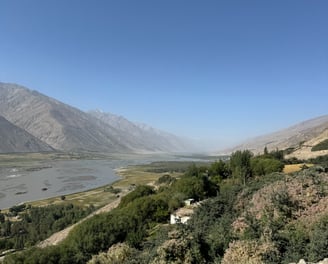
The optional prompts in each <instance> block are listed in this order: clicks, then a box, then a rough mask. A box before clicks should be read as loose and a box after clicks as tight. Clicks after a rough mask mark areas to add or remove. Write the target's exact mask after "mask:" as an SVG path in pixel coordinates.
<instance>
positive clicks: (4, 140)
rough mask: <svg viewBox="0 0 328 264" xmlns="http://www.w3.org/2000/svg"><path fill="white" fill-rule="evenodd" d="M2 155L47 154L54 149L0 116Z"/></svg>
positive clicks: (0, 150)
mask: <svg viewBox="0 0 328 264" xmlns="http://www.w3.org/2000/svg"><path fill="white" fill-rule="evenodd" d="M0 138H1V140H0V153H11V152H45V151H53V148H52V147H50V146H49V145H47V144H45V143H44V142H42V141H41V140H39V139H37V138H36V137H34V136H32V135H31V134H29V133H27V132H26V131H25V130H23V129H21V128H19V127H17V126H15V125H13V124H12V123H10V122H9V121H8V120H6V119H5V118H4V117H2V116H0Z"/></svg>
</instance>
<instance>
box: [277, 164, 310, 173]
mask: <svg viewBox="0 0 328 264" xmlns="http://www.w3.org/2000/svg"><path fill="white" fill-rule="evenodd" d="M304 165H305V166H307V167H312V166H313V164H310V163H306V164H305V163H299V164H288V165H285V167H284V170H283V172H284V173H293V172H298V171H300V170H302V167H303V166H304Z"/></svg>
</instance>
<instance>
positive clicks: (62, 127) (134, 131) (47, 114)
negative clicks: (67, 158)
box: [0, 83, 188, 153]
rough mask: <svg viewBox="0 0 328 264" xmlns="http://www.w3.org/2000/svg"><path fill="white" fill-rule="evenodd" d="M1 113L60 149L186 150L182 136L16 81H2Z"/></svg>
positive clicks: (0, 95) (106, 150) (110, 150)
mask: <svg viewBox="0 0 328 264" xmlns="http://www.w3.org/2000/svg"><path fill="white" fill-rule="evenodd" d="M0 115H2V116H4V117H5V118H6V119H7V120H8V121H10V122H11V123H13V124H15V125H16V126H18V127H20V128H22V129H24V130H26V131H27V132H28V133H30V134H31V135H33V136H35V137H37V138H38V139H40V140H41V141H43V142H46V143H47V144H48V145H50V146H52V147H53V148H55V149H58V150H64V151H69V150H88V151H103V152H125V153H126V152H154V151H162V152H175V151H186V148H187V145H188V143H187V142H186V141H184V140H183V139H181V138H178V137H176V136H174V135H171V134H169V133H166V132H162V131H159V130H156V129H153V128H151V129H150V128H149V127H146V128H142V127H140V126H138V125H136V124H134V123H132V122H130V121H128V120H127V119H125V118H124V117H119V116H115V115H112V114H103V113H100V112H96V111H95V112H91V113H85V112H83V111H80V110H79V109H77V108H74V107H71V106H69V105H67V104H64V103H61V102H59V101H57V100H55V99H53V98H50V97H48V96H45V95H43V94H40V93H39V92H37V91H31V90H29V89H27V88H25V87H22V86H19V85H16V84H7V83H0Z"/></svg>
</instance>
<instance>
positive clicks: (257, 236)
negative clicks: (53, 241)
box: [4, 150, 328, 264]
mask: <svg viewBox="0 0 328 264" xmlns="http://www.w3.org/2000/svg"><path fill="white" fill-rule="evenodd" d="M283 163H284V160H283V157H282V156H281V152H280V151H274V152H271V153H268V152H267V151H265V152H264V154H263V155H261V156H256V157H254V156H253V154H252V153H251V152H249V151H247V150H245V151H236V152H235V153H233V154H232V155H231V159H230V161H228V162H224V161H217V162H214V163H212V164H207V165H205V164H202V165H201V166H196V165H193V166H190V167H189V168H188V169H187V170H186V172H185V174H184V176H182V177H181V178H179V179H175V178H173V177H171V176H170V175H169V174H164V175H163V176H162V177H160V178H159V179H158V181H157V188H153V187H150V186H137V187H136V189H135V190H134V191H133V192H131V193H129V194H128V195H126V196H125V197H123V198H122V201H121V204H120V206H119V207H118V208H116V209H114V210H112V211H111V212H109V213H104V214H101V215H97V216H94V217H92V218H90V219H88V220H86V221H84V222H83V223H81V224H80V225H79V226H77V227H76V228H75V229H74V230H73V231H72V233H71V234H70V235H69V237H68V238H67V239H66V240H65V241H64V242H63V243H62V244H60V245H59V246H54V247H48V248H45V249H38V248H33V249H31V250H27V251H25V252H22V253H20V254H13V255H11V256H8V257H6V258H5V260H4V263H5V264H8V263H29V264H30V263H31V264H33V263H38V264H41V263H47V264H48V263H50V264H51V263H61V264H64V263H73V264H74V263H87V262H88V261H89V263H90V264H96V263H97V264H105V263H131V264H132V263H152V264H155V263H175V264H178V263H224V264H227V263H229V264H231V263H289V262H295V261H298V260H299V259H300V258H306V259H308V260H311V261H318V260H319V259H323V258H324V257H328V252H327V247H328V232H327V230H328V211H325V208H326V207H325V204H327V201H328V176H327V173H326V172H325V168H324V167H313V168H310V169H304V170H303V171H300V172H298V173H295V174H293V175H285V174H283V173H281V171H282V168H283ZM187 198H193V199H195V200H196V201H202V203H201V205H200V206H198V207H197V208H196V209H195V211H194V214H193V216H192V218H191V219H190V220H189V222H188V224H187V225H183V224H177V225H167V223H168V220H169V214H170V213H171V212H174V211H175V210H176V209H177V208H180V207H182V206H183V201H184V200H185V199H187ZM312 215H315V216H316V217H314V218H313V217H312ZM247 261H248V262H247Z"/></svg>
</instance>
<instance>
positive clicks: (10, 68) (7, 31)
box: [0, 0, 328, 145]
mask: <svg viewBox="0 0 328 264" xmlns="http://www.w3.org/2000/svg"><path fill="white" fill-rule="evenodd" d="M327 14H328V1H326V0H316V1H310V0H308V1H302V0H281V1H279V0H272V1H269V0H268V1H263V0H259V1H245V0H241V1H233V0H232V1H231V0H227V1H219V0H215V1H208V0H206V1H193V0H185V1H183V0H161V1H159V0H158V1H157V0H149V1H142V0H138V1H136V0H130V1H125V0H119V1H110V0H106V1H105V0H104V1H101V0H97V1H92V0H90V1H83V0H75V1H73V0H39V1H36V0H29V1H24V0H20V1H17V0H0V81H2V82H13V83H18V84H21V85H24V86H27V87H29V88H31V89H35V90H38V91H40V92H41V93H44V94H47V95H49V96H51V97H55V98H56V99H59V100H61V101H63V102H65V103H68V104H71V105H73V106H75V107H78V108H80V109H81V110H90V109H95V108H98V109H101V110H103V111H106V112H112V113H115V114H119V115H123V116H125V117H126V118H128V119H130V120H133V121H139V122H144V123H147V124H150V125H153V126H155V127H157V128H161V129H164V130H167V131H170V132H173V133H176V134H178V135H184V136H188V137H192V138H199V139H208V140H209V141H210V140H213V142H216V143H218V144H219V145H220V144H221V145H227V144H228V143H230V142H234V141H240V140H242V139H245V138H249V137H252V136H256V135H260V134H263V133H268V132H272V131H274V130H278V129H281V128H284V127H286V126H289V125H292V124H294V123H297V122H299V121H303V120H305V119H309V118H312V117H316V116H320V115H324V114H327V112H328V111H327V109H328V104H327V101H328V15H327Z"/></svg>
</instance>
